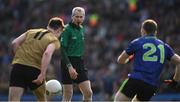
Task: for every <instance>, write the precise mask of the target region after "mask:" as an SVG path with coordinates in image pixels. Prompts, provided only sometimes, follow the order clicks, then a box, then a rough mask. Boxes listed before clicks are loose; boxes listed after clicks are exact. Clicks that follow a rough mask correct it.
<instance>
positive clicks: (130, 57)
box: [129, 54, 134, 62]
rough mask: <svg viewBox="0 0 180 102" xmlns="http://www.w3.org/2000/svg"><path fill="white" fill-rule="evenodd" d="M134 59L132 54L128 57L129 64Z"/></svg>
mask: <svg viewBox="0 0 180 102" xmlns="http://www.w3.org/2000/svg"><path fill="white" fill-rule="evenodd" d="M133 59H134V54H133V55H130V56H129V62H131V61H132V60H133Z"/></svg>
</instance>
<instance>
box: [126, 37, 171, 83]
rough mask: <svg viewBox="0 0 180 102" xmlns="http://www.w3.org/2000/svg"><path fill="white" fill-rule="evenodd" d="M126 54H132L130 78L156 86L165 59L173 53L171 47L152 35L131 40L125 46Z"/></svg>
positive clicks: (169, 57)
mask: <svg viewBox="0 0 180 102" xmlns="http://www.w3.org/2000/svg"><path fill="white" fill-rule="evenodd" d="M126 53H127V54H128V55H131V54H134V63H133V71H132V72H131V73H130V74H129V75H128V76H129V77H130V78H135V79H140V80H143V81H145V82H147V83H149V84H151V85H154V86H157V85H158V83H159V76H160V73H161V71H162V69H163V65H164V64H165V62H166V60H167V59H168V60H170V59H171V57H172V56H173V55H174V51H173V50H172V48H171V47H170V46H169V45H168V44H166V43H164V42H163V41H161V40H159V39H157V38H156V37H155V36H153V35H149V36H143V37H140V38H137V39H135V40H133V41H132V42H131V43H130V44H129V45H128V47H127V48H126Z"/></svg>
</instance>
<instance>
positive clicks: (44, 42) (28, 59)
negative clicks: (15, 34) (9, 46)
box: [12, 29, 60, 69]
mask: <svg viewBox="0 0 180 102" xmlns="http://www.w3.org/2000/svg"><path fill="white" fill-rule="evenodd" d="M25 34H26V39H25V41H24V42H23V43H22V45H21V46H20V47H19V48H18V49H17V51H16V54H15V56H14V59H13V62H12V64H23V65H27V66H32V67H35V68H38V69H40V66H41V59H42V56H43V53H44V51H45V50H46V48H47V46H48V45H49V44H50V43H54V44H55V46H56V49H58V48H59V47H60V43H59V41H58V39H57V38H56V37H55V36H54V35H53V34H52V33H51V32H50V31H48V30H46V29H31V30H28V31H27V32H25Z"/></svg>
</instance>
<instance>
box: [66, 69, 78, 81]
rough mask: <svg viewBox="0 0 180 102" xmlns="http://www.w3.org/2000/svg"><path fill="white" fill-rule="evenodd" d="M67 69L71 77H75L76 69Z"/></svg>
mask: <svg viewBox="0 0 180 102" xmlns="http://www.w3.org/2000/svg"><path fill="white" fill-rule="evenodd" d="M68 70H69V74H70V77H71V79H76V78H77V75H78V73H77V72H76V69H74V68H73V67H71V68H69V69H68Z"/></svg>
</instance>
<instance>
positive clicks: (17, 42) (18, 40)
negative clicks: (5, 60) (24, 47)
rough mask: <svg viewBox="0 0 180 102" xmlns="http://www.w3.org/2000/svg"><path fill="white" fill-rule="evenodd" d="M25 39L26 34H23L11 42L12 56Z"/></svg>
mask: <svg viewBox="0 0 180 102" xmlns="http://www.w3.org/2000/svg"><path fill="white" fill-rule="evenodd" d="M25 39H26V33H23V34H22V35H20V36H19V37H17V38H16V39H14V40H13V41H12V43H11V46H12V50H13V54H15V53H16V51H17V49H18V48H19V46H21V44H22V43H23V42H24V41H25Z"/></svg>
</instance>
